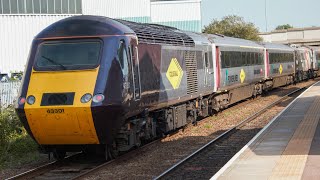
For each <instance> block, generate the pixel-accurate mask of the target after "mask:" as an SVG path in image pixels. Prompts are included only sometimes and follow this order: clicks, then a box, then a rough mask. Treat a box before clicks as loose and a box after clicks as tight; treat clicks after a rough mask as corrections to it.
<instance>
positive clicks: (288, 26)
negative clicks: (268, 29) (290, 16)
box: [276, 24, 293, 30]
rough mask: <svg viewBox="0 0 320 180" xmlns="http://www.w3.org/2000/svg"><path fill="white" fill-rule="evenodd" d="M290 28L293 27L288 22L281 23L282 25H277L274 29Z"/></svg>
mask: <svg viewBox="0 0 320 180" xmlns="http://www.w3.org/2000/svg"><path fill="white" fill-rule="evenodd" d="M291 28H293V26H291V25H290V24H283V25H279V26H277V27H276V30H283V29H291Z"/></svg>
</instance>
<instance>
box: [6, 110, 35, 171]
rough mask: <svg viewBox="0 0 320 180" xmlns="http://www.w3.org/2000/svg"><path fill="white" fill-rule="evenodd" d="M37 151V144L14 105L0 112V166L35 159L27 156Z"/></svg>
mask: <svg viewBox="0 0 320 180" xmlns="http://www.w3.org/2000/svg"><path fill="white" fill-rule="evenodd" d="M35 152H37V144H36V143H35V142H34V141H33V140H32V138H31V137H30V136H29V135H28V134H27V132H26V130H25V129H24V127H23V126H22V123H21V122H20V120H19V118H18V116H17V115H16V113H15V111H14V108H13V107H8V108H5V109H3V110H2V111H1V113H0V168H1V167H5V166H6V165H19V164H21V163H22V162H26V161H30V160H33V159H32V158H31V159H30V157H28V156H26V155H27V154H28V153H33V154H34V153H35Z"/></svg>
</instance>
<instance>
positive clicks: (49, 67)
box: [24, 39, 102, 144]
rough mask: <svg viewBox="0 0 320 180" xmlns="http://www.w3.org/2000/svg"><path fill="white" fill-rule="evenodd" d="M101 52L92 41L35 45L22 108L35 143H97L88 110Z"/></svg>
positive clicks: (98, 45)
mask: <svg viewBox="0 0 320 180" xmlns="http://www.w3.org/2000/svg"><path fill="white" fill-rule="evenodd" d="M101 49H102V42H101V41H99V40H94V39H85V40H60V41H46V42H43V43H41V44H40V45H39V46H38V51H37V53H36V56H35V61H34V66H33V69H32V72H31V75H30V81H29V86H28V93H27V96H26V97H27V99H26V104H25V106H24V109H25V112H26V117H27V119H28V123H29V126H30V128H31V129H32V132H33V135H34V137H35V139H36V140H37V142H38V143H39V144H97V143H99V141H98V138H97V135H96V132H95V128H94V125H93V120H92V115H91V110H90V107H91V101H92V100H91V99H92V94H93V91H94V87H95V83H96V79H97V74H98V71H99V66H98V65H99V59H100V54H101V53H100V52H101ZM75 52H76V53H75Z"/></svg>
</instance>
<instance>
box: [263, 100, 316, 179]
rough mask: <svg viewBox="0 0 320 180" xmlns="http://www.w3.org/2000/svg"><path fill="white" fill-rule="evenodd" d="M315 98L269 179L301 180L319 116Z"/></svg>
mask: <svg viewBox="0 0 320 180" xmlns="http://www.w3.org/2000/svg"><path fill="white" fill-rule="evenodd" d="M319 107H320V97H319V96H317V97H316V99H315V101H314V102H313V103H312V105H311V106H310V108H309V110H308V111H307V113H306V115H305V116H304V119H303V121H302V122H301V123H300V124H299V126H298V128H297V130H296V131H295V133H294V134H293V136H292V138H291V140H290V141H289V143H288V145H287V147H286V149H285V150H284V152H283V153H282V155H281V157H280V159H279V161H278V162H277V164H276V166H275V167H274V168H273V170H272V174H271V176H270V178H269V179H301V177H302V174H303V171H304V168H305V164H306V162H307V158H308V153H309V150H310V147H311V143H312V139H313V136H314V134H315V131H316V128H317V124H318V121H319V118H320V114H319V113H318V114H317V111H319Z"/></svg>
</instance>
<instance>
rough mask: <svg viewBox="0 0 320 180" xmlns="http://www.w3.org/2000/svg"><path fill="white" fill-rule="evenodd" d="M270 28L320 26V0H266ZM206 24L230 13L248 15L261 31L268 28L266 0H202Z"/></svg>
mask: <svg viewBox="0 0 320 180" xmlns="http://www.w3.org/2000/svg"><path fill="white" fill-rule="evenodd" d="M266 1H267V6H266V7H267V30H268V31H271V30H274V29H275V28H276V27H277V26H278V25H282V24H290V25H292V26H294V27H311V26H320V0H266ZM201 4H202V25H203V26H204V25H208V24H209V23H210V22H211V21H212V19H214V18H216V19H219V20H220V19H221V18H222V17H223V16H226V15H232V14H235V15H238V16H241V17H244V20H245V21H247V22H252V23H254V24H255V25H256V26H257V27H258V28H259V30H260V31H261V32H265V31H266V20H265V0H202V2H201Z"/></svg>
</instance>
